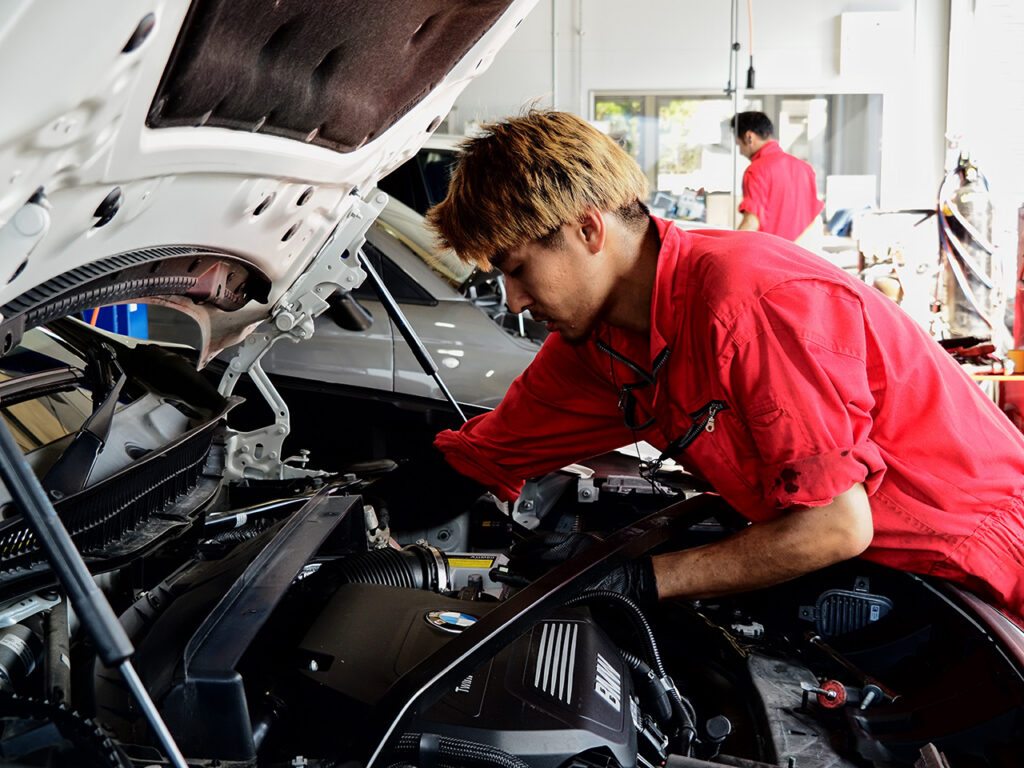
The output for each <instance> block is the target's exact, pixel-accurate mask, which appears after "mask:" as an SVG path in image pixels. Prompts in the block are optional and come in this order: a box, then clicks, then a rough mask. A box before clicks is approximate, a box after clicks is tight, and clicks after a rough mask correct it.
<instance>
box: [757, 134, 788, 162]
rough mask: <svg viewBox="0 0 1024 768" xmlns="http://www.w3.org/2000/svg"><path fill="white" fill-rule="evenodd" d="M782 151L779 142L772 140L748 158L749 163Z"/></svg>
mask: <svg viewBox="0 0 1024 768" xmlns="http://www.w3.org/2000/svg"><path fill="white" fill-rule="evenodd" d="M781 151H782V147H780V146H779V142H777V141H775V139H772V140H771V141H769V142H767V143H766V144H765V145H764V146H762V147H761V148H760V149H759V150H757V152H755V153H754V154H752V155H751V156H750V162H754V161H755V160H757V159H758V158H759V157H765V156H766V155H775V154H778V153H779V152H781Z"/></svg>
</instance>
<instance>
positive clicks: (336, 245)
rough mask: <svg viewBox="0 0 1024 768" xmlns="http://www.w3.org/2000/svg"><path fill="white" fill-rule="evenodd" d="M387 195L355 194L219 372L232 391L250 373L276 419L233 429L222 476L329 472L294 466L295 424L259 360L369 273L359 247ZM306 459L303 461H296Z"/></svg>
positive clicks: (225, 389)
mask: <svg viewBox="0 0 1024 768" xmlns="http://www.w3.org/2000/svg"><path fill="white" fill-rule="evenodd" d="M387 201H388V197H387V195H385V194H384V193H383V192H380V191H375V192H374V193H373V197H372V199H371V200H363V199H361V198H355V200H354V203H353V205H352V208H351V209H350V210H349V211H348V213H347V214H346V216H345V218H344V219H343V220H342V221H341V222H340V223H339V224H338V225H337V226H336V227H335V228H334V230H333V231H332V232H331V234H330V235H329V236H328V238H327V240H326V241H325V242H324V244H323V245H322V246H321V247H320V250H319V251H318V252H317V254H316V256H315V257H314V258H313V261H312V263H311V264H310V265H309V269H307V270H306V271H305V272H304V273H303V274H302V276H301V277H300V278H299V279H298V280H297V281H296V282H295V283H294V284H293V285H292V287H291V288H289V289H288V291H286V292H285V293H284V294H283V295H282V296H281V298H280V299H279V300H278V302H277V304H275V305H274V309H273V310H272V312H271V317H270V322H269V324H268V326H267V328H266V330H264V331H262V332H260V333H256V334H253V335H251V336H249V337H248V338H247V339H246V340H245V341H244V342H243V343H242V344H240V345H239V347H238V349H237V351H236V352H235V356H234V357H233V358H232V359H231V362H230V363H229V364H228V367H227V370H225V371H224V375H223V376H222V377H221V380H220V384H219V385H218V390H219V391H220V393H221V394H222V395H224V396H225V397H227V396H229V395H230V394H231V393H232V391H233V390H234V388H235V385H236V384H237V383H238V381H239V379H240V378H241V377H242V376H243V375H246V374H248V376H249V378H250V379H252V381H253V383H254V384H255V385H256V388H257V389H258V390H259V391H260V394H262V395H263V398H264V399H265V400H266V401H267V403H268V404H269V405H270V407H271V408H272V409H273V412H274V422H273V424H269V425H267V426H265V427H262V428H260V429H255V430H252V431H250V432H232V433H231V434H230V436H229V437H228V440H227V446H226V447H227V455H226V457H225V466H224V477H225V478H227V479H228V480H240V479H242V478H252V479H260V480H287V479H291V478H301V477H314V476H320V475H324V474H327V473H325V472H323V471H320V470H308V469H304V468H302V467H296V466H292V465H290V464H289V463H288V461H289V460H291V458H293V457H289V459H287V460H286V459H284V458H282V457H283V455H284V454H283V452H282V449H283V447H284V440H285V438H286V437H287V436H288V432H289V431H290V429H291V425H290V414H289V411H288V406H287V404H286V403H285V402H284V400H283V399H282V397H281V395H280V394H279V393H278V391H277V389H276V388H275V387H274V385H273V383H272V382H271V381H270V378H269V377H268V376H267V374H266V372H265V371H264V370H263V368H262V366H261V365H260V360H261V359H262V358H263V355H265V354H266V353H267V350H268V349H270V348H271V347H272V346H273V345H274V344H275V343H277V341H278V340H280V339H282V338H284V339H288V340H289V341H292V342H295V343H298V342H300V341H305V340H306V339H308V338H309V337H310V336H312V335H313V320H314V318H316V317H318V316H319V315H321V314H323V312H324V311H325V310H326V309H327V307H328V304H327V298H328V297H329V296H330V295H331V294H332V293H334V291H336V290H339V289H340V290H343V291H349V290H352V289H353V288H355V287H356V286H358V285H359V284H360V283H361V282H362V281H363V279H364V278H365V277H366V273H365V272H364V271H363V270H362V268H360V266H359V264H358V262H357V260H356V251H357V250H358V249H359V248H360V247H361V246H362V244H363V242H364V241H365V239H366V230H367V229H369V228H370V225H371V224H372V223H373V221H374V220H375V219H376V218H377V216H379V215H380V212H381V211H382V210H383V209H384V206H385V204H386V203H387ZM296 463H302V464H304V463H305V462H304V461H303V462H296Z"/></svg>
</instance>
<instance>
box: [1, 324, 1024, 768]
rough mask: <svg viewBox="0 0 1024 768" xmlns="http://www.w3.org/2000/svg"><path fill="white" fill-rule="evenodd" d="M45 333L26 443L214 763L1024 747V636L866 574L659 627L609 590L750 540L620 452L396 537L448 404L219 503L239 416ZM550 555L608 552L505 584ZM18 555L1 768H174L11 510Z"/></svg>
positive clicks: (175, 731) (966, 752)
mask: <svg viewBox="0 0 1024 768" xmlns="http://www.w3.org/2000/svg"><path fill="white" fill-rule="evenodd" d="M41 333H42V332H41V331H33V332H32V333H31V334H27V335H26V337H25V339H24V340H23V341H22V343H21V346H20V347H19V351H17V352H16V353H15V354H12V355H10V356H8V357H7V358H5V365H6V373H7V375H8V377H9V379H8V381H6V382H3V383H0V398H2V400H3V402H4V405H5V407H6V409H7V410H6V413H7V415H8V423H9V424H13V425H14V426H15V428H16V429H15V431H16V433H17V436H18V441H19V443H20V445H21V447H22V449H23V450H24V451H25V456H26V460H27V461H28V463H29V464H30V465H31V466H32V467H33V469H34V470H35V472H36V474H37V475H38V476H40V477H41V478H42V484H43V487H44V488H46V489H47V490H48V492H49V494H50V497H51V499H53V500H54V502H55V507H56V509H57V512H58V514H59V515H60V517H61V519H62V520H63V521H64V522H65V524H66V525H67V527H68V530H69V532H70V533H71V535H72V538H73V539H74V541H75V543H76V545H77V546H78V548H79V550H80V551H81V553H82V555H83V557H84V559H85V561H86V563H87V564H88V566H89V568H90V570H91V571H92V574H93V578H94V580H95V582H96V584H97V586H98V587H99V588H100V589H101V590H102V592H103V593H104V596H105V598H106V599H107V600H108V601H109V603H110V604H111V605H112V606H113V608H114V610H115V612H116V613H117V615H118V617H119V623H120V625H121V626H122V627H123V628H124V630H125V632H126V634H127V635H128V637H129V638H130V641H131V643H132V645H133V647H134V654H133V657H132V658H133V661H134V663H135V666H136V669H137V670H138V675H139V677H140V679H141V681H142V683H143V684H144V685H145V688H146V690H147V691H149V694H150V695H151V697H152V699H153V702H154V703H155V705H156V706H157V707H158V709H159V711H160V713H161V715H162V717H163V719H164V720H165V722H166V723H167V726H168V728H169V730H170V733H171V734H172V735H173V737H174V739H175V740H176V742H177V744H178V745H179V746H180V748H181V750H182V753H183V754H184V756H185V758H186V759H187V761H188V764H189V765H191V766H209V767H210V768H212V767H213V766H274V767H277V766H281V767H282V768H283V767H284V766H317V767H321V766H323V767H325V766H336V765H342V764H345V765H353V766H355V765H361V766H371V765H385V766H391V765H416V766H453V767H454V766H519V767H525V766H536V768H584V767H587V768H589V767H593V768H614V767H620V768H626V767H629V768H632V766H643V767H644V768H647V767H648V766H691V767H692V766H705V765H718V764H726V765H734V766H764V765H774V766H792V765H797V766H808V765H811V766H879V767H881V766H886V767H888V766H914V765H918V764H924V765H933V764H934V765H943V764H944V763H942V762H934V761H936V760H945V761H946V763H945V764H947V765H949V766H1002V765H1013V764H1015V761H1017V760H1018V756H1019V755H1020V754H1021V753H1022V747H1024V744H1022V739H1024V736H1022V735H1021V734H1022V733H1024V727H1022V725H1024V724H1022V722H1021V718H1022V715H1024V675H1022V672H1021V666H1020V664H1019V662H1018V659H1019V646H1018V645H1015V643H1019V637H1018V635H1019V633H1018V635H1015V634H1014V632H1015V631H1016V630H1015V628H1012V627H1008V626H1003V625H1001V624H1000V622H1006V620H1005V618H1004V617H1002V616H1001V615H1000V614H998V613H996V612H995V611H993V610H992V609H989V608H986V607H985V606H984V605H983V604H981V603H980V601H977V600H976V599H972V598H971V596H970V595H968V594H966V593H963V592H960V591H958V590H956V589H954V588H952V587H950V586H948V585H945V584H943V583H942V582H939V581H932V580H929V579H926V578H921V577H918V576H914V575H911V574H907V573H903V572H898V571H893V570H890V569H886V568H883V567H881V566H877V565H874V564H871V563H868V562H862V561H857V560H854V561H848V562H846V563H842V564H840V565H837V566H833V567H830V568H828V569H825V570H823V571H819V572H817V573H814V574H810V575H808V576H805V577H802V578H800V579H797V580H794V581H792V582H788V583H785V584H782V585H779V586H777V587H774V588H771V589H766V590H761V591H759V592H756V593H750V594H746V595H737V596H734V597H729V598H721V599H716V600H706V601H695V602H672V601H666V602H662V603H660V604H658V605H656V606H643V607H641V606H639V605H637V604H636V603H635V602H633V601H632V600H631V599H629V598H627V597H625V596H623V595H621V594H618V593H616V592H610V591H601V590H594V589H592V588H591V585H592V584H593V583H595V582H596V581H597V580H599V579H600V578H601V577H602V576H603V575H604V574H607V573H609V572H610V571H611V570H612V569H614V568H616V567H618V566H619V565H620V564H622V563H624V562H626V561H627V560H629V559H631V558H635V557H639V556H642V555H644V554H650V553H656V552H658V551H663V550H668V549H673V548H674V549H679V548H683V547H692V546H700V545H701V544H705V543H708V542H711V541H714V540H716V539H717V538H719V537H722V536H724V535H727V534H729V533H730V532H732V531H734V530H735V529H736V528H737V527H738V526H742V525H743V524H744V523H743V522H742V520H740V519H739V518H738V516H737V515H736V514H735V512H733V511H732V510H730V509H728V508H727V507H725V505H724V504H722V503H721V501H720V499H719V498H718V497H717V496H715V495H714V494H712V493H708V492H705V491H703V490H702V489H700V488H698V487H696V486H695V485H694V484H692V483H691V482H690V481H691V480H692V478H688V477H687V476H686V475H685V474H682V475H676V476H671V475H669V474H665V475H664V476H662V477H661V478H659V481H658V482H657V483H653V484H652V483H650V482H646V481H641V480H639V479H637V477H636V476H635V475H636V471H635V470H636V460H635V459H630V458H628V457H624V456H621V455H619V456H616V457H602V458H600V459H596V460H594V461H593V462H590V466H589V467H583V468H576V470H574V471H571V472H569V471H567V472H561V473H556V474H555V475H553V476H549V477H547V478H540V479H538V480H536V481H531V483H530V484H529V485H528V486H527V488H526V489H524V493H523V495H522V497H521V501H520V503H518V504H517V505H516V506H515V507H514V508H513V509H509V510H500V509H498V507H496V506H495V504H494V503H493V500H489V499H488V498H487V497H482V498H481V499H479V500H477V502H475V503H474V504H473V505H472V506H471V507H470V508H469V509H467V510H448V509H435V508H433V505H434V504H435V502H434V501H433V500H432V499H430V498H427V497H425V498H424V499H423V503H422V506H423V517H424V520H428V519H437V520H441V521H442V522H438V523H436V524H432V527H424V528H423V529H422V530H402V529H398V528H392V527H389V525H388V520H387V518H386V517H384V516H383V515H381V514H378V511H379V510H378V509H377V508H375V507H374V500H375V497H374V482H375V481H376V480H377V479H378V478H380V477H383V476H386V475H387V473H388V471H389V470H390V469H391V468H392V467H393V466H394V462H393V461H391V460H389V459H388V458H386V457H387V456H390V455H393V454H392V449H393V448H394V447H395V446H397V445H399V444H402V445H404V446H405V449H406V451H407V452H408V453H410V454H411V453H414V449H413V446H416V445H419V444H421V443H422V440H420V437H422V436H423V435H426V434H429V433H430V432H432V431H436V429H437V428H438V420H439V419H441V418H442V417H440V416H437V415H436V414H433V413H432V412H431V411H430V410H429V409H428V410H425V411H424V410H418V409H417V408H415V407H413V404H410V403H404V404H403V405H402V407H396V406H395V405H394V404H392V405H390V406H388V405H386V404H384V403H383V402H381V401H378V402H376V405H375V406H374V408H378V409H385V408H391V415H390V417H389V418H388V419H384V420H379V419H378V415H379V414H378V413H377V412H376V411H375V410H374V408H370V407H368V406H364V407H362V408H361V410H362V411H363V412H364V413H365V418H364V421H365V423H361V421H360V419H358V418H352V419H351V420H350V421H349V424H348V426H349V428H350V432H349V433H348V439H347V440H345V441H338V443H339V444H337V445H335V453H334V454H333V455H330V452H329V451H328V455H329V456H330V459H329V460H330V461H331V462H336V463H337V465H338V466H342V467H343V470H342V471H340V472H335V473H333V474H324V473H310V474H308V475H306V476H304V477H297V478H292V479H287V480H282V479H276V480H275V479H266V478H262V479H260V478H244V479H242V480H241V481H233V482H225V481H224V480H223V478H222V475H221V467H222V466H223V451H224V445H225V434H226V431H227V430H229V429H231V427H230V426H229V425H230V423H231V419H233V418H236V416H237V417H238V418H242V419H243V420H244V418H246V414H245V408H244V407H237V406H238V402H237V398H228V397H222V396H220V395H218V393H217V392H216V390H215V389H214V388H213V386H212V385H211V384H208V383H207V384H203V383H202V381H203V379H202V377H201V376H200V375H199V374H196V373H195V372H194V370H191V369H190V368H189V366H188V365H187V364H183V361H182V360H181V359H180V358H179V357H177V356H176V355H172V354H168V353H164V352H160V351H158V350H157V349H155V348H149V345H137V346H134V347H132V346H127V345H120V344H119V343H117V342H114V341H112V340H110V339H105V340H103V341H102V343H99V344H98V345H97V342H96V339H95V333H94V332H93V331H90V330H88V329H83V328H82V327H81V324H76V323H73V322H67V321H62V322H61V323H56V324H54V325H53V326H52V328H51V329H50V330H48V331H46V333H45V334H44V335H40V334H41ZM58 362H59V363H61V364H62V365H63V366H64V368H59V369H58V368H57V367H55V364H56V363H58ZM190 370H191V372H189V371H190ZM55 371H58V372H55ZM59 371H63V372H62V373H60V372H59ZM122 378H123V379H124V380H123V381H122ZM118 382H120V384H119V383H118ZM111 392H114V393H115V395H114V400H113V401H112V400H111V399H110V398H111ZM289 398H290V401H291V402H299V401H300V400H301V399H302V398H296V397H295V396H294V393H290V394H289ZM332 398H335V399H334V400H332V401H331V402H334V403H335V404H337V403H338V401H337V399H336V394H334V395H332ZM306 399H307V400H310V401H311V405H310V414H312V415H315V414H316V413H322V412H323V411H322V410H319V411H318V410H317V409H318V408H320V407H323V404H316V403H315V398H311V397H310V398H306ZM111 402H114V403H115V404H114V405H109V403H111ZM105 404H108V407H106V409H105ZM107 410H109V411H111V413H112V416H111V418H110V419H109V424H107V425H106V426H105V427H104V426H103V425H102V424H101V421H102V419H101V418H100V417H99V416H97V415H96V414H103V413H106V412H107ZM358 410H360V408H357V407H355V406H352V407H349V408H348V412H350V413H356V411H358ZM307 415H308V414H306V413H304V412H303V410H302V409H301V408H300V409H297V410H296V411H295V413H293V416H294V417H295V427H296V429H295V432H294V435H293V439H296V440H305V439H312V437H313V435H314V434H315V432H316V428H315V423H314V420H312V419H306V420H307V421H308V422H309V423H307V424H306V425H305V428H304V427H303V421H304V417H305V416H307ZM55 417H60V418H59V419H57V420H54V419H55ZM83 421H84V423H85V424H88V425H91V429H92V432H89V433H88V434H91V435H94V436H95V435H97V434H98V435H101V436H102V437H103V438H104V440H105V447H104V448H103V449H102V450H100V451H98V452H97V455H96V457H94V461H93V464H92V465H91V466H94V467H95V468H96V470H95V474H94V475H93V476H92V477H91V478H90V479H89V482H85V478H83V477H79V476H77V475H75V474H74V473H73V472H71V471H70V469H69V468H70V467H73V466H77V465H76V464H74V463H69V461H68V460H67V459H63V460H62V457H63V456H69V455H72V454H73V453H74V452H75V451H80V450H82V443H83V440H85V438H83V437H82V435H83V434H85V432H87V431H88V430H85V431H83V430H82V429H81V427H80V422H83ZM18 425H20V427H19V426H18ZM44 426H45V427H46V429H45V430H44V429H43V427H44ZM364 430H365V431H366V434H363V431H364ZM374 430H377V432H380V431H382V430H383V431H386V432H387V434H388V435H389V439H390V441H391V442H389V441H388V440H384V439H376V438H375V437H374ZM335 439H336V438H335ZM360 446H362V447H363V449H364V451H366V452H364V453H360V451H359V447H360ZM317 447H318V448H326V446H317ZM373 447H376V448H375V450H368V449H369V448H373ZM403 458H404V457H403ZM583 470H588V471H583ZM631 472H632V473H633V476H632V477H631V475H630V473H631ZM79 474H80V473H79ZM54 491H56V493H54ZM112 500H117V502H116V503H113V504H111V503H110V502H111V501H112ZM551 532H563V533H572V532H591V533H593V534H594V541H595V542H596V543H595V544H594V545H593V546H591V547H590V548H589V549H587V550H585V551H583V552H582V553H580V554H578V555H576V556H575V557H572V558H570V559H568V560H566V561H565V562H563V563H561V564H560V565H557V566H555V567H553V568H552V569H551V570H550V571H549V572H547V573H546V574H545V575H543V576H541V577H540V578H537V579H536V580H535V581H532V582H529V583H524V584H516V585H513V584H511V583H509V580H508V579H507V578H503V577H502V571H503V568H504V566H505V564H506V563H507V560H508V553H509V549H510V547H512V546H514V545H515V544H516V543H518V542H523V541H527V540H529V539H531V537H534V536H537V535H539V534H542V533H551ZM0 542H3V551H2V552H0V562H2V564H3V566H4V569H3V571H2V573H0V598H2V600H0V723H2V730H0V756H2V760H3V764H4V765H12V766H26V767H28V766H122V767H124V766H148V765H159V764H162V763H161V760H162V757H161V752H160V748H159V742H158V739H157V737H156V734H154V733H153V732H152V731H151V728H150V726H149V724H148V723H147V720H146V718H145V717H144V716H143V712H141V711H140V708H139V707H138V705H137V703H136V701H135V700H134V698H133V697H132V695H131V691H130V690H129V689H128V687H127V686H126V685H125V682H124V680H123V679H122V676H121V675H120V674H119V673H118V670H116V669H112V668H108V667H106V666H104V665H103V663H102V662H101V661H100V658H99V655H98V654H97V648H96V646H95V642H94V638H92V637H91V636H90V633H89V631H88V630H87V628H86V627H85V626H84V624H83V622H82V621H81V620H80V619H79V617H77V616H76V615H75V611H74V608H73V607H71V606H70V605H69V602H68V597H67V593H66V591H65V588H64V587H63V586H62V584H61V583H60V582H59V580H58V579H57V578H56V576H55V573H54V571H53V569H52V567H51V566H52V563H48V561H47V558H46V557H45V553H44V552H43V551H42V550H41V548H40V546H39V542H38V541H36V540H35V539H34V537H33V534H32V531H31V530H29V529H28V528H26V524H25V521H24V520H23V519H22V518H21V516H20V515H18V514H17V510H16V507H15V505H13V504H11V503H10V501H9V500H8V503H7V504H6V505H5V507H4V516H3V519H2V520H0ZM926 758H927V759H931V760H933V762H931V763H928V762H925V763H919V762H918V761H921V760H924V759H926Z"/></svg>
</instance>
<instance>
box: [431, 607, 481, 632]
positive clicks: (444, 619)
mask: <svg viewBox="0 0 1024 768" xmlns="http://www.w3.org/2000/svg"><path fill="white" fill-rule="evenodd" d="M423 618H425V619H426V620H427V623H428V624H432V625H433V626H435V627H437V628H438V629H443V630H444V631H445V632H461V631H462V630H464V629H465V628H466V627H472V626H473V625H474V624H476V622H477V619H476V616H470V615H469V614H468V613H459V612H458V611H430V612H429V613H428V614H427V615H426V616H424V617H423Z"/></svg>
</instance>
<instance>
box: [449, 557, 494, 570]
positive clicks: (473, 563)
mask: <svg viewBox="0 0 1024 768" xmlns="http://www.w3.org/2000/svg"><path fill="white" fill-rule="evenodd" d="M493 564H494V558H493V557H449V558H448V565H450V566H451V567H452V568H490V567H491V566H492V565H493Z"/></svg>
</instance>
